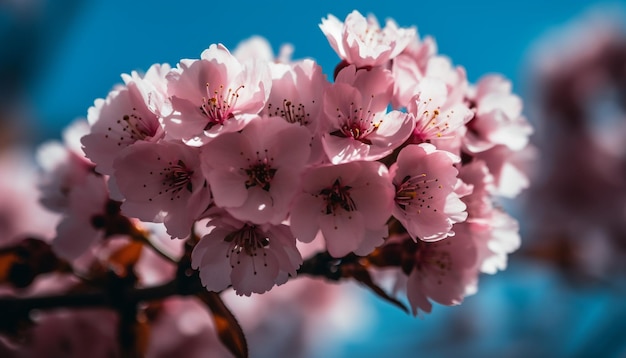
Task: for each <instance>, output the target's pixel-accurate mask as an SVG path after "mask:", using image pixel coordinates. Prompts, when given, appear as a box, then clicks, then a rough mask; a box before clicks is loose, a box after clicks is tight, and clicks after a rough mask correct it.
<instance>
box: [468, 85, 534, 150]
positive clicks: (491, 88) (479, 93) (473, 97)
mask: <svg viewBox="0 0 626 358" xmlns="http://www.w3.org/2000/svg"><path fill="white" fill-rule="evenodd" d="M511 88H512V85H511V82H510V81H508V80H506V79H505V78H503V77H501V76H499V75H490V76H485V77H483V78H482V79H480V81H479V82H478V84H477V85H476V87H474V88H471V89H470V90H469V92H468V99H469V101H470V103H471V106H472V107H475V108H474V110H475V112H476V115H475V116H474V118H473V119H472V120H471V121H470V122H469V123H468V129H469V130H468V132H467V135H466V136H465V139H464V147H465V148H466V149H467V150H468V151H469V152H470V153H478V152H483V151H485V150H487V149H490V148H493V147H494V146H495V145H505V146H507V147H509V149H511V150H513V151H518V150H521V149H522V148H524V147H525V146H526V145H527V144H528V137H529V136H530V135H531V134H532V132H533V129H532V127H531V126H530V124H529V123H528V121H527V120H526V118H525V117H524V116H523V115H522V114H521V112H522V100H521V99H520V98H519V97H518V96H516V95H514V94H512V93H511Z"/></svg>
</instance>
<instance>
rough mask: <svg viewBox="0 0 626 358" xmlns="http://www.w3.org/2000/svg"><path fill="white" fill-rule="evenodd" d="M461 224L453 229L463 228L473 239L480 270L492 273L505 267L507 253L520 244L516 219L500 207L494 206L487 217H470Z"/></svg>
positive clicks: (514, 249) (517, 247)
mask: <svg viewBox="0 0 626 358" xmlns="http://www.w3.org/2000/svg"><path fill="white" fill-rule="evenodd" d="M463 224H464V225H455V230H463V231H464V233H465V234H466V235H467V236H469V237H471V238H472V240H474V242H475V244H476V251H477V261H476V265H477V267H478V269H479V270H480V272H483V273H488V274H491V275H493V274H495V273H496V272H498V271H501V270H504V269H506V267H507V261H508V255H510V254H511V253H513V252H514V251H516V250H517V249H519V247H520V244H521V237H520V234H519V224H518V222H517V220H515V219H514V218H512V217H511V216H510V215H508V214H507V213H505V212H504V211H502V209H500V208H494V210H492V211H491V213H490V215H489V217H488V218H484V219H476V220H474V219H471V220H468V222H467V223H463Z"/></svg>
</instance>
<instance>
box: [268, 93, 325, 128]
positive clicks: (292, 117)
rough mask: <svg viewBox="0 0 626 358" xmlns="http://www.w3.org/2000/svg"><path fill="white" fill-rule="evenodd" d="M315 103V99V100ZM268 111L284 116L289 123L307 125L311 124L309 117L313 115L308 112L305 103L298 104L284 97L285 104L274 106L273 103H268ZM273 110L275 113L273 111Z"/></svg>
mask: <svg viewBox="0 0 626 358" xmlns="http://www.w3.org/2000/svg"><path fill="white" fill-rule="evenodd" d="M313 103H315V101H313ZM267 111H268V112H269V114H270V115H274V116H280V117H283V118H284V119H285V120H286V121H287V122H289V123H300V125H303V126H306V125H307V124H309V123H310V122H309V117H311V115H310V114H309V113H307V111H306V108H305V106H304V104H302V103H298V104H297V105H296V104H295V103H293V102H291V101H289V100H287V99H283V106H282V107H279V106H276V107H274V108H272V104H271V103H269V104H268V105H267ZM272 111H273V112H274V113H272Z"/></svg>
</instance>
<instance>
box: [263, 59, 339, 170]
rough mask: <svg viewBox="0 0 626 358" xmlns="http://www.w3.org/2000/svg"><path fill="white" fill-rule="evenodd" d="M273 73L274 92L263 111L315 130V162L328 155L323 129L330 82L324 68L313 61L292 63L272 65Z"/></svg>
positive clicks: (313, 160)
mask: <svg viewBox="0 0 626 358" xmlns="http://www.w3.org/2000/svg"><path fill="white" fill-rule="evenodd" d="M269 67H270V70H271V72H272V80H273V81H272V91H271V92H270V97H269V99H268V101H267V105H266V106H265V109H264V110H263V112H262V113H264V114H267V115H270V116H278V117H282V118H283V119H285V120H286V121H287V122H290V123H299V124H300V125H302V126H304V127H305V128H307V129H308V130H309V131H310V132H311V138H312V143H311V151H312V154H311V160H310V162H312V163H317V162H321V161H322V160H324V159H325V158H326V155H325V153H324V149H323V147H322V142H321V136H320V133H319V132H320V129H321V128H323V127H324V124H323V123H322V121H323V120H324V119H325V118H324V117H323V112H322V100H323V98H324V93H325V91H326V89H327V88H328V86H330V83H329V82H328V80H327V79H326V76H325V75H324V74H323V73H322V68H321V67H320V66H319V65H318V64H316V63H315V62H314V61H312V60H302V61H298V62H294V63H290V64H282V63H276V64H273V63H272V64H269Z"/></svg>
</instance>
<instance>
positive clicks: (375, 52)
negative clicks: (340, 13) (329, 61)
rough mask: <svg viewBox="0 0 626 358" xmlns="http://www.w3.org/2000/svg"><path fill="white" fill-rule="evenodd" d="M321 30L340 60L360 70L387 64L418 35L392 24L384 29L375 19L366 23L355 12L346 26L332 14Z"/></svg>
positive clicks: (347, 19) (388, 24)
mask: <svg viewBox="0 0 626 358" xmlns="http://www.w3.org/2000/svg"><path fill="white" fill-rule="evenodd" d="M320 29H322V32H323V33H324V35H326V38H327V39H328V42H329V43H330V45H331V46H332V48H333V49H334V50H335V52H337V54H338V55H339V57H341V59H342V60H345V61H347V62H348V63H349V64H353V65H355V66H357V67H358V68H362V67H374V66H381V65H384V64H386V63H387V62H388V61H389V60H391V59H393V58H394V57H396V56H397V55H398V54H399V53H400V52H402V50H404V48H405V47H406V46H408V44H409V43H410V42H411V40H413V38H414V37H415V36H416V32H417V31H416V29H415V28H414V27H411V28H406V29H405V28H398V25H397V24H396V23H395V22H394V21H393V20H387V22H386V24H385V27H384V28H383V29H381V28H380V25H379V23H378V20H376V18H375V17H374V16H372V15H370V16H368V17H367V19H366V18H365V17H363V15H361V13H359V12H358V11H356V10H354V11H352V12H351V13H350V14H349V15H348V16H347V17H346V21H345V23H344V22H341V21H340V20H339V19H337V18H336V17H335V16H333V15H330V14H329V15H328V18H326V19H322V23H321V24H320Z"/></svg>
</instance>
